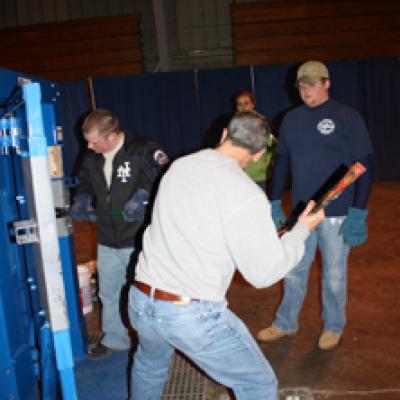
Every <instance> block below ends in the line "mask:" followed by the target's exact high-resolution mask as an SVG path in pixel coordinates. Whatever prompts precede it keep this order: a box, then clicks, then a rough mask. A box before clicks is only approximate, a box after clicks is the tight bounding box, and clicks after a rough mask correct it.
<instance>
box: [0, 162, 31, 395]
mask: <svg viewBox="0 0 400 400" xmlns="http://www.w3.org/2000/svg"><path fill="white" fill-rule="evenodd" d="M13 169H14V168H13V164H12V160H11V158H10V156H5V155H0V254H1V255H2V262H1V263H0V343H1V348H2V351H1V352H0V371H1V372H0V387H1V388H2V389H1V393H2V394H3V393H4V394H7V395H8V396H6V397H5V398H13V397H12V396H14V398H15V399H20V400H22V399H31V398H36V396H37V393H38V388H37V381H36V378H35V375H34V366H33V363H32V340H33V335H32V332H33V323H32V319H31V317H30V315H31V304H30V301H29V292H28V286H27V284H26V280H27V275H26V268H25V264H24V259H23V258H21V254H20V249H19V248H18V247H17V245H16V244H15V243H12V242H11V240H10V229H9V227H10V224H11V223H12V222H13V221H14V220H16V219H18V210H17V202H16V185H15V181H14V177H13V174H12V173H13Z"/></svg>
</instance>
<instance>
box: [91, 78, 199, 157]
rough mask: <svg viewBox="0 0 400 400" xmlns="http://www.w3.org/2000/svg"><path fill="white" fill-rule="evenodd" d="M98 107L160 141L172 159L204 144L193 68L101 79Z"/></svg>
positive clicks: (96, 89) (95, 84) (98, 81)
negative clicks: (182, 70) (108, 110)
mask: <svg viewBox="0 0 400 400" xmlns="http://www.w3.org/2000/svg"><path fill="white" fill-rule="evenodd" d="M93 87H94V94H95V98H96V107H98V108H108V109H110V110H112V111H113V112H114V113H115V114H116V115H117V116H118V117H119V119H120V123H121V125H122V126H123V127H124V128H125V129H127V130H132V131H133V132H134V133H137V134H140V135H143V136H146V137H148V138H151V139H153V140H156V141H157V142H159V143H160V144H161V145H162V146H163V148H164V149H165V150H166V152H167V153H168V155H169V156H170V157H172V158H174V157H177V156H179V155H182V154H187V153H189V152H192V151H194V150H197V149H198V148H199V147H200V144H201V133H200V124H199V106H198V100H197V97H196V87H195V79H194V75H193V72H192V71H184V72H169V73H162V74H145V75H136V76H121V77H111V78H98V79H94V80H93Z"/></svg>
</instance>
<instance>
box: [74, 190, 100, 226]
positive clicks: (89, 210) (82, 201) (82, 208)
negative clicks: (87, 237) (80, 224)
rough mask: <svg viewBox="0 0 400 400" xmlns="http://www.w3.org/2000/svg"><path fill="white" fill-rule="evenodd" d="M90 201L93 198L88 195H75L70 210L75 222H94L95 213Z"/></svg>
mask: <svg viewBox="0 0 400 400" xmlns="http://www.w3.org/2000/svg"><path fill="white" fill-rule="evenodd" d="M92 201H93V198H92V196H91V195H90V194H89V193H79V194H77V195H76V196H75V197H74V203H73V204H72V206H71V209H70V214H71V217H72V218H74V219H76V220H77V221H91V222H96V213H95V211H94V208H93V206H92Z"/></svg>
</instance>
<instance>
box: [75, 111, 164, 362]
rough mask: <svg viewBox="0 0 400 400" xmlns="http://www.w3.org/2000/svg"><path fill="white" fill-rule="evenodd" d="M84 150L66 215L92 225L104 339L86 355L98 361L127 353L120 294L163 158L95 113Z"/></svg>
mask: <svg viewBox="0 0 400 400" xmlns="http://www.w3.org/2000/svg"><path fill="white" fill-rule="evenodd" d="M82 131H83V136H84V138H85V139H86V141H87V147H88V151H87V153H86V154H85V156H84V160H83V163H82V168H81V170H80V172H79V183H78V186H77V188H76V194H75V196H74V202H73V204H72V207H71V215H72V217H73V218H74V219H76V220H79V221H83V220H90V221H92V222H96V224H97V228H98V232H97V240H98V245H97V273H98V279H99V297H100V300H101V304H102V315H101V322H102V331H103V334H104V335H103V337H102V339H101V342H99V343H98V344H97V345H96V346H95V347H94V348H93V349H92V350H91V351H90V353H89V357H91V358H99V357H103V356H106V355H108V354H110V353H111V351H112V350H125V349H128V348H130V338H129V335H128V331H127V329H126V327H125V326H124V324H123V322H122V320H121V316H120V307H119V304H120V294H121V289H122V287H123V285H124V284H125V280H126V273H127V266H128V263H129V261H130V257H131V255H132V253H133V251H134V245H135V241H136V239H137V237H136V236H137V234H138V232H139V230H140V228H141V227H142V224H143V218H144V215H145V211H146V205H147V203H148V201H149V193H150V192H151V190H152V188H153V184H154V182H155V180H156V178H157V176H158V175H159V173H160V171H161V169H162V168H163V167H164V165H165V164H166V163H167V162H168V157H167V156H166V155H165V153H164V151H163V150H162V149H161V148H160V146H159V145H158V144H157V143H154V142H151V141H149V140H147V139H144V138H142V137H139V136H135V135H132V134H129V133H127V132H124V131H122V130H121V129H120V126H119V121H118V118H117V117H116V116H115V115H114V114H113V113H112V112H111V111H109V110H105V109H97V110H95V111H93V112H91V113H89V114H88V115H87V117H86V118H85V120H84V122H83V125H82Z"/></svg>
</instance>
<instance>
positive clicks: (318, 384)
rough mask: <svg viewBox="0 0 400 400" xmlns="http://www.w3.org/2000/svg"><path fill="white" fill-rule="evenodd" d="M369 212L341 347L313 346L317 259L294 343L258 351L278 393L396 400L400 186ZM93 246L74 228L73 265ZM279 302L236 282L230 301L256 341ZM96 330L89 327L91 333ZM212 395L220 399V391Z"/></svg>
mask: <svg viewBox="0 0 400 400" xmlns="http://www.w3.org/2000/svg"><path fill="white" fill-rule="evenodd" d="M368 209H369V216H368V226H369V238H368V242H367V243H366V244H365V245H363V246H362V247H360V248H355V249H352V251H351V254H350V261H349V264H350V267H349V290H348V307H347V319H348V323H347V327H346V330H345V332H344V335H343V340H342V343H341V344H340V346H339V347H338V348H337V349H336V350H333V351H328V352H322V351H319V350H318V349H317V346H316V344H317V341H318V338H319V335H320V334H321V329H322V323H321V318H320V314H321V302H320V285H319V283H320V269H321V266H320V260H319V259H317V260H316V262H315V264H314V265H313V267H312V270H311V274H310V279H309V289H308V293H307V296H306V299H305V303H304V306H303V309H302V313H301V316H300V329H299V331H298V333H297V334H296V336H294V337H292V338H284V339H281V340H280V341H277V342H274V343H270V344H260V346H261V348H262V350H263V351H264V353H265V355H266V357H267V359H268V360H269V361H270V363H271V365H272V367H273V368H274V370H275V372H276V374H277V376H278V379H279V386H280V388H281V389H282V390H284V389H288V388H304V390H305V392H307V391H308V392H310V393H312V396H313V398H314V399H330V398H333V399H341V400H353V399H359V398H360V397H362V398H365V399H368V400H383V399H385V400H394V399H400V344H399V343H400V342H399V337H400V295H399V293H400V240H399V237H400V217H399V215H400V181H393V182H380V183H375V184H374V185H373V191H372V195H371V199H370V201H369V204H368ZM95 240H96V234H95V228H94V226H93V225H91V224H85V223H78V224H75V244H76V257H77V261H78V263H83V262H87V261H90V260H93V259H95ZM266 257H268V253H267V250H266ZM280 296H281V284H276V285H274V286H272V287H270V288H267V289H261V290H257V289H255V288H253V287H251V286H249V285H248V284H247V283H246V282H244V281H243V279H242V278H241V277H240V276H239V275H237V276H235V279H234V281H233V283H232V286H231V288H230V290H229V293H228V299H229V302H230V306H231V309H232V310H233V311H234V312H236V313H237V314H238V315H239V316H240V317H241V318H242V319H243V321H244V322H245V323H246V324H247V326H248V327H249V329H250V331H251V332H252V333H253V334H254V335H255V334H256V332H257V331H258V330H260V329H261V328H263V327H265V326H267V325H269V324H270V323H271V321H272V319H273V316H274V311H275V309H276V307H277V306H278V304H279V301H280ZM95 329H96V325H93V324H92V325H90V324H89V325H88V330H89V333H91V332H90V331H91V330H95ZM213 393H215V397H214V398H215V399H220V398H223V397H225V395H224V393H225V390H224V389H223V388H221V387H218V385H214V388H213ZM221 396H222V397H221ZM225 398H226V397H225ZM210 399H211V398H210ZM255 400H256V399H255ZM299 400H301V399H299Z"/></svg>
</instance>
